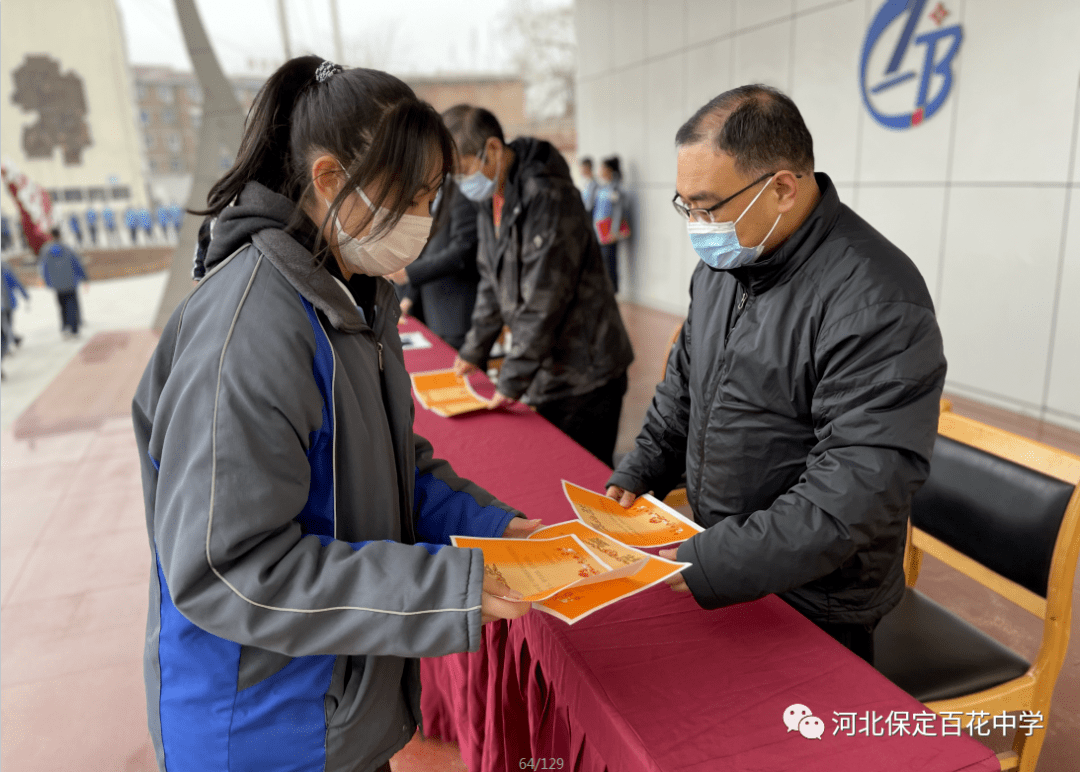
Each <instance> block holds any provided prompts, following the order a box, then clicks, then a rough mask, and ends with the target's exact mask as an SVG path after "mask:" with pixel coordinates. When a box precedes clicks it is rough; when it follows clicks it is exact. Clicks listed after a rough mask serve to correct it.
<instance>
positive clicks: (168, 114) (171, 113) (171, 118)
mask: <svg viewBox="0 0 1080 772" xmlns="http://www.w3.org/2000/svg"><path fill="white" fill-rule="evenodd" d="M161 122H162V123H176V110H173V109H172V108H171V107H166V108H165V109H164V110H162V111H161Z"/></svg>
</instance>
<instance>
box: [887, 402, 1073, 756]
mask: <svg viewBox="0 0 1080 772" xmlns="http://www.w3.org/2000/svg"><path fill="white" fill-rule="evenodd" d="M1078 483H1080V458H1077V457H1076V456H1073V455H1071V454H1069V453H1065V452H1063V451H1059V450H1056V449H1054V448H1051V447H1049V446H1047V445H1043V444H1042V443H1038V442H1035V441H1034V440H1029V439H1027V438H1024V437H1020V436H1017V435H1014V434H1011V433H1009V432H1006V431H1004V430H1002V429H997V428H995V427H992V426H987V425H986V424H982V423H979V422H978V421H974V420H972V419H969V418H964V417H962V416H958V415H956V414H955V413H952V412H943V413H942V415H941V419H940V423H939V427H938V438H937V443H936V445H935V447H934V457H933V461H932V463H931V469H930V478H929V479H928V480H927V482H926V485H924V486H923V488H922V489H921V490H920V491H919V492H918V493H917V494H916V496H915V499H914V501H913V503H912V512H911V522H910V523H909V525H908V547H907V552H906V553H905V566H904V570H905V575H906V583H907V589H906V590H905V593H904V598H903V600H902V601H901V602H900V605H899V606H898V607H897V608H896V609H894V610H893V611H892V612H891V613H889V614H888V615H886V616H885V618H884V619H882V620H881V623H880V624H879V625H878V628H877V630H876V632H875V634H874V647H875V651H874V664H875V667H877V669H878V670H879V671H881V672H882V673H883V674H884V675H885V676H887V677H888V678H889V680H891V681H892V682H893V683H895V684H896V685H897V686H899V687H900V688H902V689H903V690H904V691H906V692H907V693H909V694H911V695H912V696H913V697H915V698H916V699H918V700H920V701H922V702H924V703H926V705H927V707H928V708H930V709H931V710H934V711H936V712H938V713H941V712H944V711H960V712H964V713H967V712H969V711H975V710H981V711H985V712H987V713H988V714H990V715H997V714H999V713H1003V712H1011V711H1030V712H1032V713H1034V712H1041V713H1042V716H1043V725H1044V726H1045V723H1046V722H1047V721H1048V720H1049V715H1050V698H1051V696H1052V694H1053V691H1054V683H1055V682H1056V680H1057V677H1058V673H1059V672H1060V670H1061V665H1062V662H1063V661H1064V659H1065V650H1066V647H1067V646H1068V643H1069V627H1070V615H1071V611H1072V609H1071V604H1072V585H1073V577H1074V575H1075V570H1076V561H1077V554H1078V552H1080V489H1078V487H1077V485H1078ZM924 551H925V552H928V553H930V554H931V555H934V556H935V557H937V558H939V559H940V560H942V561H943V562H944V563H946V564H947V565H949V566H951V567H952V568H954V569H956V570H958V571H961V572H962V573H964V574H966V575H967V576H969V577H971V578H972V579H975V580H976V581H978V582H980V583H981V584H983V585H985V586H986V587H988V588H990V589H991V590H993V591H995V592H997V593H998V594H999V595H1001V596H1002V597H1005V598H1007V599H1008V600H1010V601H1012V602H1013V603H1015V604H1017V605H1018V606H1020V607H1021V608H1023V609H1025V610H1027V611H1029V612H1031V613H1032V614H1035V615H1036V616H1038V617H1039V618H1041V619H1042V620H1043V637H1042V642H1041V645H1040V647H1039V652H1038V655H1037V656H1036V657H1035V662H1034V663H1029V662H1027V660H1025V659H1024V658H1023V657H1021V656H1020V655H1019V654H1017V653H1015V652H1014V651H1012V650H1011V649H1009V648H1008V647H1006V646H1004V645H1002V644H1001V643H999V642H997V641H996V640H994V639H993V638H991V637H990V636H988V635H986V634H984V633H983V632H981V631H980V630H978V629H976V628H975V627H973V626H972V625H970V624H968V623H967V622H965V621H964V620H962V619H960V618H959V617H957V616H956V615H954V614H952V613H951V612H950V611H948V610H947V609H946V608H944V607H943V606H940V605H939V604H937V603H935V602H934V601H932V600H930V599H929V598H927V597H926V596H924V595H923V594H922V593H920V592H918V591H917V590H915V589H914V584H915V581H916V579H917V578H918V574H919V565H920V561H921V559H922V553H923V552H924ZM1044 734H1045V730H1044V729H1035V730H1034V732H1032V733H1030V736H1028V733H1027V732H1024V731H1017V732H1016V736H1015V739H1014V742H1013V750H1012V751H1011V752H1006V753H1000V754H998V760H999V762H1000V763H1001V768H1002V769H1017V768H1019V769H1020V770H1024V771H1025V772H1031V770H1034V769H1035V763H1036V762H1037V761H1038V757H1039V751H1040V749H1041V747H1042V741H1043V736H1044Z"/></svg>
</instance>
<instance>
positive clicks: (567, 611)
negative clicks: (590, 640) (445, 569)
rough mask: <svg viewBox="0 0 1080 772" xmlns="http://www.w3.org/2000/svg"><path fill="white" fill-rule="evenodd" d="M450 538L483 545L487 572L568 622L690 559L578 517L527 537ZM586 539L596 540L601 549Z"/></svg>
mask: <svg viewBox="0 0 1080 772" xmlns="http://www.w3.org/2000/svg"><path fill="white" fill-rule="evenodd" d="M586 540H588V543H589V544H590V546H586V545H587V542H586ZM450 541H451V543H452V544H453V545H454V546H455V547H466V548H468V547H473V548H476V549H481V550H483V551H484V572H485V573H486V574H487V575H488V576H492V577H495V578H496V579H498V580H499V581H501V582H502V583H503V584H505V585H506V586H507V587H510V588H512V589H515V590H517V591H518V592H520V593H521V594H522V595H523V596H524V598H523V600H526V601H531V602H532V604H533V608H535V609H537V610H539V611H543V612H544V613H547V614H551V615H552V616H556V617H558V618H559V619H561V620H563V621H564V622H567V623H568V624H573V623H574V622H577V621H579V620H581V619H584V618H585V617H587V616H588V615H589V614H591V613H593V612H594V611H598V610H599V609H602V608H604V607H605V606H610V605H611V604H612V603H614V602H615V601H617V600H620V599H622V598H625V597H628V596H630V595H633V594H635V593H637V592H641V591H642V590H644V589H647V588H649V587H651V586H653V585H654V584H656V583H658V582H661V581H663V580H664V579H666V578H668V577H669V576H671V575H672V574H677V573H678V572H679V571H682V570H683V569H684V568H685V567H686V566H688V565H689V564H688V563H676V562H674V561H671V560H664V559H663V558H658V557H654V556H652V555H648V554H646V553H644V552H638V551H637V550H634V549H630V548H629V547H626V546H625V545H621V544H618V543H617V542H614V541H613V540H611V539H609V538H608V537H606V536H604V535H603V534H601V533H599V532H597V531H594V530H593V529H591V528H589V527H588V526H587V525H585V524H584V523H581V522H580V521H577V520H572V521H570V522H569V523H559V524H557V525H552V526H548V527H546V528H542V529H540V530H538V531H536V532H534V533H533V534H531V535H530V536H529V538H527V539H499V538H495V539H488V538H478V537H471V536H451V537H450ZM591 545H600V551H597V550H596V549H594V548H593V547H592V546H591Z"/></svg>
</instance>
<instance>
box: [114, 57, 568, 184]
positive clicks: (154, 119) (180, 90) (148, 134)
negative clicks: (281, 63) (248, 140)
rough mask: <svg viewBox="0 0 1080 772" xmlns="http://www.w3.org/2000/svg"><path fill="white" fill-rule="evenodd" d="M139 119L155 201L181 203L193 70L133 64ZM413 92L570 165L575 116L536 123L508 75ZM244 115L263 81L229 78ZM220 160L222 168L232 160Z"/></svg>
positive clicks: (188, 170) (448, 80)
mask: <svg viewBox="0 0 1080 772" xmlns="http://www.w3.org/2000/svg"><path fill="white" fill-rule="evenodd" d="M132 70H133V74H134V79H135V98H136V106H137V110H138V122H139V127H140V129H141V131H142V137H143V148H144V151H145V158H146V162H147V167H146V174H147V178H148V179H149V180H150V187H151V191H152V192H153V196H154V198H155V199H156V200H157V202H158V203H164V204H173V203H175V204H184V203H186V201H187V193H188V190H189V189H190V185H191V174H192V172H193V170H194V168H195V154H196V150H197V146H198V141H199V121H200V120H201V118H202V91H201V89H200V88H199V84H198V81H197V80H196V78H195V76H194V74H192V73H190V72H179V71H176V70H172V69H169V68H167V67H146V66H137V67H133V68H132ZM406 81H407V82H408V83H409V85H410V86H412V88H413V89H414V90H415V91H416V93H417V95H418V96H419V97H420V98H421V99H424V100H425V101H427V102H430V103H431V104H432V105H433V106H434V107H435V109H436V110H439V111H440V112H441V111H442V110H445V109H446V108H448V107H451V106H452V105H456V104H459V103H461V102H468V103H470V104H476V105H480V106H481V107H486V108H487V109H489V110H491V111H492V112H493V113H495V115H496V116H498V118H499V121H500V122H501V123H502V125H503V131H504V132H505V133H506V136H507V138H508V139H513V138H514V137H517V136H520V135H529V136H536V137H541V138H543V139H547V140H549V141H550V142H552V144H554V145H555V146H556V147H558V148H559V150H560V151H561V152H562V153H563V155H565V156H566V157H567V160H568V161H569V162H571V163H573V160H574V156H575V153H576V147H577V142H576V136H577V134H576V130H575V128H574V116H573V115H572V114H571V115H567V116H564V117H563V118H559V119H555V120H544V121H537V120H535V119H533V118H531V117H529V116H528V115H527V114H526V112H525V83H524V81H522V79H521V78H519V77H517V76H511V75H437V76H417V77H410V78H406ZM232 83H233V87H234V89H235V91H236V97H237V99H238V100H239V102H240V106H241V108H242V109H243V110H244V112H245V113H246V112H247V110H248V108H250V107H251V104H252V102H253V101H254V100H255V95H256V94H257V93H258V91H259V88H260V87H261V86H262V84H263V79H262V78H259V77H237V78H232ZM231 162H232V159H231V158H228V159H226V158H223V159H222V164H223V169H227V168H228V166H229V165H230V164H231Z"/></svg>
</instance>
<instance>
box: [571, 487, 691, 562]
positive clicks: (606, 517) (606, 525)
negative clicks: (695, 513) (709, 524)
mask: <svg viewBox="0 0 1080 772" xmlns="http://www.w3.org/2000/svg"><path fill="white" fill-rule="evenodd" d="M563 492H564V493H565V494H566V498H567V499H568V500H569V501H570V505H571V506H572V507H573V508H574V511H575V512H577V516H578V518H579V519H581V520H582V522H584V523H585V524H586V525H589V526H592V527H593V528H594V529H596V530H597V531H600V532H601V533H603V534H606V535H608V536H610V537H612V538H614V539H617V540H619V541H620V542H622V543H623V544H626V545H628V546H630V547H663V546H666V545H668V544H678V543H680V542H684V541H686V540H687V539H689V538H690V537H691V536H693V535H694V534H696V533H701V531H703V530H704V529H703V528H702V527H701V526H699V525H698V524H697V523H695V522H693V521H692V520H689V519H687V518H685V517H683V516H682V515H680V514H679V513H678V512H676V511H675V510H674V509H672V508H671V507H669V506H667V505H665V504H663V503H661V502H660V501H657V500H656V499H655V498H653V497H652V496H650V495H648V494H646V495H644V496H638V498H637V500H636V501H634V503H633V504H631V505H630V507H629V508H628V509H623V508H622V506H621V505H620V504H619V502H617V501H615V500H614V499H609V498H608V497H607V496H605V495H603V494H602V493H595V492H594V491H590V490H589V489H587V488H582V487H580V486H578V485H574V484H573V483H570V482H567V481H566V480H563Z"/></svg>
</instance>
